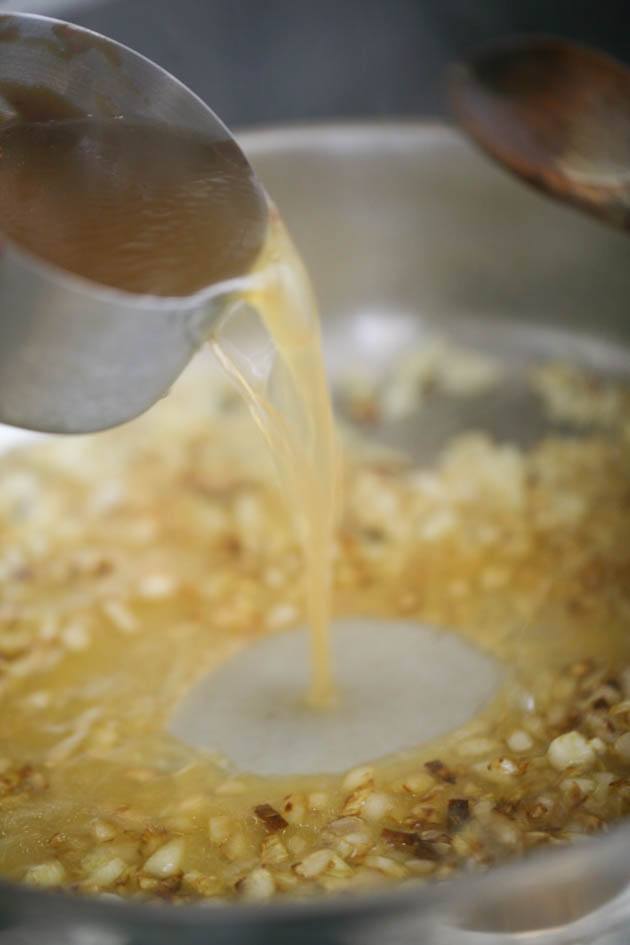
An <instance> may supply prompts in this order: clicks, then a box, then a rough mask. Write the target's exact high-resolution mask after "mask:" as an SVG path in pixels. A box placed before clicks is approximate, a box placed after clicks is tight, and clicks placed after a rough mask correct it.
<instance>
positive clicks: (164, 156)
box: [0, 86, 338, 706]
mask: <svg viewBox="0 0 630 945" xmlns="http://www.w3.org/2000/svg"><path fill="white" fill-rule="evenodd" d="M0 92H2V94H3V97H4V99H5V101H6V102H8V103H9V105H10V106H11V108H12V110H13V112H14V113H16V115H17V116H18V117H17V118H14V119H13V120H10V121H8V122H7V123H6V124H5V126H4V127H3V128H2V130H0V214H1V217H2V221H3V224H2V225H3V230H4V232H5V234H6V235H7V236H8V237H10V238H11V239H12V240H13V241H14V242H15V243H17V244H18V245H19V246H21V247H23V248H25V249H26V250H28V251H29V252H31V253H32V254H34V255H35V256H37V257H39V258H41V259H44V260H46V261H48V262H50V263H52V264H54V265H56V266H59V267H61V268H63V269H64V270H66V271H69V272H71V273H74V274H76V275H77V276H80V277H83V278H86V279H90V280H92V281H93V282H96V283H99V284H102V285H104V286H108V287H110V288H113V289H121V290H124V291H126V292H132V293H138V294H150V295H157V296H180V297H184V296H188V295H192V294H194V293H197V292H199V291H202V290H204V289H207V288H208V287H212V286H217V285H218V286H220V284H221V283H223V282H226V281H227V280H234V279H235V278H239V277H240V282H239V285H240V296H241V298H242V299H243V300H244V301H246V302H248V303H249V305H250V307H251V308H252V309H253V310H255V312H256V313H258V315H259V317H260V319H261V321H262V323H263V324H264V326H265V328H266V330H267V332H268V334H269V336H270V337H271V340H272V343H273V353H274V357H273V366H272V370H271V373H270V375H269V376H267V377H266V378H264V379H263V378H261V377H260V372H259V371H258V367H257V365H256V364H250V363H249V362H248V361H247V359H244V358H241V357H239V353H238V350H234V348H233V346H232V345H231V344H230V343H229V336H230V330H229V324H227V325H225V326H221V327H220V329H219V331H218V332H217V334H216V335H215V337H214V338H213V339H212V345H213V347H214V350H215V352H216V353H217V355H218V357H219V360H220V361H221V363H222V364H223V365H224V367H225V368H226V369H227V370H228V372H229V373H230V375H231V376H232V377H233V378H234V379H235V380H236V382H237V385H238V387H239V388H240V390H241V391H242V392H243V394H244V396H245V398H246V400H247V403H248V405H249V407H250V409H251V412H252V414H253V416H254V418H255V420H256V422H257V423H258V425H259V426H260V428H261V429H262V431H263V434H264V436H265V438H266V440H267V442H268V444H269V447H270V449H271V451H272V454H273V457H274V460H275V463H276V466H277V469H278V471H279V475H280V479H281V484H282V489H283V491H284V493H285V494H286V496H287V497H288V500H289V502H290V503H291V511H292V514H293V516H294V519H295V521H296V526H297V528H298V529H299V537H300V540H301V544H302V548H303V553H304V559H305V564H306V610H307V617H308V621H309V624H310V627H311V631H312V654H313V671H312V677H313V683H312V689H311V693H310V701H311V702H312V704H314V705H319V706H322V705H325V704H328V703H330V702H331V701H332V695H333V691H332V680H331V667H330V657H329V641H328V633H329V630H328V624H329V619H330V571H331V551H332V539H333V530H334V524H335V516H336V509H337V490H338V453H337V442H336V437H335V430H334V422H333V416H332V409H331V403H330V396H329V392H328V387H327V382H326V376H325V372H324V366H323V361H322V354H321V346H320V337H319V320H318V315H317V307H316V303H315V300H314V296H313V293H312V290H311V287H310V284H309V280H308V276H307V275H306V272H305V270H304V268H303V265H302V263H301V260H300V259H299V256H298V254H297V253H296V251H295V249H294V247H293V246H292V244H291V240H290V238H289V236H288V234H287V233H286V230H285V229H284V227H283V225H282V222H281V220H280V218H279V217H278V214H277V213H276V212H275V210H273V208H268V206H267V202H266V198H265V196H264V194H263V193H262V192H261V190H260V188H259V186H258V184H257V183H256V181H255V179H254V178H253V177H252V174H251V171H250V169H249V166H248V165H247V163H246V162H245V161H244V159H243V158H242V156H241V155H240V153H239V151H238V148H237V147H236V146H235V145H234V144H233V143H232V142H231V141H229V140H215V141H213V140H208V139H207V138H205V137H201V136H198V135H195V134H194V133H192V132H188V131H182V130H170V129H166V128H162V127H158V126H156V125H151V124H148V123H146V122H127V121H124V120H121V119H108V120H103V119H93V118H86V117H81V116H80V115H78V114H77V112H76V109H74V108H70V107H67V106H66V105H65V103H64V101H63V99H59V97H57V96H53V97H52V98H51V96H50V94H48V93H45V94H44V90H38V89H31V90H25V89H24V88H23V87H17V86H10V87H9V86H5V87H3V88H0ZM20 116H21V117H20ZM46 118H49V119H50V120H46ZM268 220H270V222H269V224H268ZM248 273H250V274H249V275H247V274H248Z"/></svg>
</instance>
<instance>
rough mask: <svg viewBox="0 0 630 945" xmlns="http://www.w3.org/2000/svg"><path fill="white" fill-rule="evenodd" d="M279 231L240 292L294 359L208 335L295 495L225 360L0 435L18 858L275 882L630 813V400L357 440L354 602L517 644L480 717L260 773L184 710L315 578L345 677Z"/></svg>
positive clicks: (325, 673)
mask: <svg viewBox="0 0 630 945" xmlns="http://www.w3.org/2000/svg"><path fill="white" fill-rule="evenodd" d="M116 134H117V132H116ZM0 143H1V142H0ZM0 177H1V171H0ZM5 183H6V182H5ZM0 193H4V197H5V198H6V199H9V197H7V193H8V189H7V188H6V187H5V188H4V191H2V182H1V180H0ZM10 199H13V197H12V196H10ZM270 233H271V235H270V236H268V239H267V241H266V242H265V244H264V246H263V245H262V243H263V240H262V239H261V241H260V245H259V246H258V247H257V253H258V254H259V264H258V266H257V267H255V268H254V271H253V272H252V274H251V276H250V277H248V278H247V279H245V280H244V281H242V282H241V283H240V290H241V292H242V297H243V298H244V300H245V301H246V302H248V303H249V304H250V305H251V306H252V307H253V308H255V309H256V311H257V312H258V313H259V315H260V317H261V319H262V321H263V322H264V324H265V325H266V327H267V330H268V331H269V333H270V334H271V335H272V336H273V338H274V343H275V345H276V355H277V359H278V361H279V362H280V363H279V364H277V365H276V370H275V372H272V377H271V380H270V378H269V374H268V373H267V374H264V372H263V374H262V375H261V373H260V371H259V368H260V362H257V361H256V360H255V359H254V361H253V362H248V361H247V359H246V358H245V359H244V358H243V352H242V351H239V349H238V348H236V349H235V347H234V343H233V341H232V340H231V335H230V322H229V320H228V321H227V322H226V323H225V324H224V325H223V326H219V329H218V332H217V336H216V337H215V339H214V342H213V343H214V345H215V347H218V352H219V355H220V359H221V360H222V361H223V363H224V365H225V366H226V367H227V368H228V371H229V372H231V373H232V374H237V375H238V383H239V385H240V387H241V388H242V389H243V390H244V392H245V394H246V398H247V400H248V401H249V404H250V406H252V407H253V414H254V417H255V419H256V421H257V423H258V426H259V427H260V428H262V430H263V433H264V434H265V438H266V440H267V441H268V443H270V444H271V446H272V452H274V453H275V456H276V459H279V465H280V468H281V471H283V472H284V475H285V477H286V481H285V490H284V491H285V493H286V495H285V497H281V496H280V495H279V492H278V488H277V482H276V473H275V472H274V469H273V467H272V466H271V465H270V464H269V462H268V452H267V451H266V450H265V449H261V443H260V442H259V441H257V440H256V438H255V435H254V433H255V431H254V429H253V427H252V426H251V425H250V424H249V423H248V422H247V419H246V417H244V416H243V415H242V413H241V411H240V410H239V408H238V406H235V405H234V403H233V401H232V400H231V399H230V398H226V397H225V395H224V394H221V395H220V396H219V397H216V396H214V397H213V396H212V384H210V382H209V380H208V378H204V376H203V371H202V372H201V376H200V375H199V372H196V371H195V370H193V371H192V372H189V375H188V377H186V378H184V379H183V380H182V381H181V382H180V384H179V385H177V387H176V389H175V391H174V392H173V394H172V395H171V397H169V398H167V399H166V400H165V401H164V402H162V403H161V404H159V405H158V406H157V407H156V408H154V410H153V411H151V412H150V413H149V415H147V416H146V417H144V418H141V419H140V420H138V421H136V422H135V423H134V424H132V425H130V426H128V427H127V428H124V429H121V430H117V431H113V432H111V433H107V434H102V435H99V437H95V438H83V439H80V440H63V441H54V442H51V443H48V444H42V445H39V446H37V447H34V448H32V449H30V450H28V451H24V452H22V453H16V454H14V455H12V456H7V457H5V458H4V460H3V480H2V490H1V491H0V523H1V526H0V527H1V529H2V537H3V549H4V550H3V554H2V558H1V562H0V563H1V568H0V581H1V583H2V604H1V607H0V656H1V658H2V662H1V664H0V665H1V669H2V672H1V674H0V709H1V711H0V743H1V744H2V752H1V754H2V757H1V758H0V869H1V871H2V872H3V874H4V875H7V876H10V877H12V878H15V879H23V880H25V881H27V882H29V883H32V884H34V885H38V886H48V887H51V886H61V885H72V886H73V887H74V888H77V889H80V890H82V891H86V892H115V893H118V894H120V895H132V896H134V895H140V896H142V895H146V896H159V897H161V898H166V899H172V900H175V901H180V900H182V899H199V898H211V897H215V896H218V897H231V896H243V897H246V898H249V899H267V898H270V897H272V896H274V895H276V894H283V893H284V894H291V893H303V894H310V893H312V892H316V891H321V890H325V891H332V890H337V889H340V888H344V889H345V888H354V887H361V886H364V885H370V884H373V883H382V882H388V881H390V882H391V881H402V880H405V879H419V880H424V879H426V878H445V877H447V876H449V875H450V874H451V873H452V872H453V871H454V870H456V869H457V868H458V867H460V866H467V867H470V866H471V865H472V866H475V865H478V866H481V867H486V866H487V865H490V864H492V863H494V862H496V861H498V860H500V859H502V858H504V857H507V856H513V855H514V854H517V853H520V852H523V851H525V850H527V849H530V848H532V847H535V846H539V845H544V844H550V845H554V844H556V843H558V842H568V841H569V840H570V839H571V838H572V837H574V836H576V835H581V834H585V833H590V832H593V831H595V830H597V829H600V828H601V827H603V826H604V825H605V824H606V823H607V821H608V820H610V819H611V818H614V817H617V816H620V815H621V814H623V813H625V812H626V810H627V805H628V798H629V794H630V786H629V785H630V782H629V781H628V774H629V773H630V745H629V744H628V742H629V741H630V711H628V710H629V704H628V702H627V701H626V700H627V698H628V697H629V696H630V674H629V673H628V670H627V664H624V660H625V659H627V652H626V643H625V639H626V637H625V635H624V630H625V626H626V623H627V613H628V606H629V601H628V598H627V590H626V588H627V580H626V574H627V568H628V564H627V563H626V561H627V552H624V550H623V549H624V548H625V542H626V536H627V528H628V524H630V523H629V521H628V519H629V518H630V513H629V511H628V503H627V500H626V499H627V489H628V482H627V471H626V470H627V466H626V454H627V447H626V446H625V441H624V438H623V433H622V432H621V431H622V430H623V424H624V423H625V417H626V416H627V410H626V407H625V403H626V402H625V401H624V400H623V398H622V400H621V403H622V407H621V408H620V415H619V418H618V419H619V423H618V430H619V435H618V436H617V437H615V436H612V435H611V432H610V429H609V430H608V431H607V434H606V436H605V437H601V436H599V435H597V434H596V433H595V434H593V435H592V436H588V437H584V438H583V439H576V440H574V439H569V440H566V441H563V440H559V439H553V438H551V439H549V440H547V441H545V442H544V443H542V444H539V445H537V446H535V447H534V448H532V449H531V450H528V451H527V452H521V451H519V450H518V449H516V448H512V447H508V446H500V445H496V444H493V443H492V442H491V441H489V440H485V439H483V438H480V437H476V438H475V437H472V438H467V437H465V436H464V437H462V438H461V439H457V440H456V441H455V442H454V443H453V444H452V445H451V447H450V449H449V450H448V451H447V454H446V455H445V457H443V459H441V460H440V462H439V463H438V464H437V465H436V467H435V469H433V470H431V471H427V470H424V471H421V472H418V471H415V472H414V471H413V470H410V469H408V468H406V467H405V466H404V464H402V465H401V464H400V463H398V462H396V461H385V460H383V459H379V460H375V459H370V458H369V457H367V458H366V457H363V458H359V457H358V456H357V457H353V456H352V455H349V457H348V462H347V478H348V488H347V493H346V494H347V501H346V503H345V508H344V510H343V515H342V516H341V520H340V521H339V522H338V523H337V529H336V544H337V550H336V560H335V563H334V581H335V613H339V614H344V613H345V614H352V613H357V612H360V613H367V614H373V615H387V616H401V615H403V616H405V617H407V618H412V619H417V620H418V621H419V622H428V623H430V624H432V625H435V626H443V627H449V628H452V629H454V630H456V631H458V632H460V633H461V634H462V635H463V636H464V637H465V638H467V639H469V640H471V641H473V642H474V643H475V644H477V645H478V646H481V647H483V648H485V649H487V650H488V651H490V652H492V653H494V654H496V655H497V657H498V658H499V659H502V660H504V661H505V662H506V663H509V664H511V665H516V666H518V678H516V679H514V680H513V684H512V686H511V687H509V688H508V689H507V690H506V691H504V692H502V693H501V694H500V695H499V697H498V699H497V700H496V701H495V702H494V703H493V704H492V705H491V706H489V707H488V708H487V710H486V711H485V712H483V713H482V714H481V715H480V716H479V718H476V719H474V720H472V721H471V723H470V724H469V725H465V726H463V727H461V728H460V729H458V730H457V731H456V732H454V733H452V734H451V735H450V736H447V737H445V738H443V739H441V740H440V741H439V742H438V743H435V744H432V745H428V746H424V747H420V748H418V749H413V750H410V751H408V752H406V753H405V754H403V755H400V756H398V757H395V758H389V759H384V760H382V761H378V762H374V763H373V764H366V765H364V766H361V767H359V768H355V769H353V770H352V771H349V772H344V773H343V774H341V775H328V774H322V775H316V776H310V777H288V778H287V777H283V778H274V777H267V778H265V777H257V776H255V775H252V774H242V773H240V772H238V771H233V770H231V769H230V766H229V764H228V763H227V762H226V761H225V760H224V759H221V758H216V757H215V758H213V757H211V756H209V755H207V754H205V753H203V752H199V751H195V750H193V749H191V748H188V747H187V746H185V745H183V744H181V743H179V742H178V741H177V740H175V739H173V738H170V737H169V736H167V735H166V734H165V726H166V723H167V720H168V718H169V716H170V714H171V712H172V710H173V708H174V707H175V705H176V704H177V703H178V701H179V700H180V698H181V696H182V695H183V694H184V693H185V692H186V691H187V690H189V689H190V687H191V686H192V685H193V683H194V682H196V681H197V680H198V679H199V678H200V676H202V675H203V674H204V673H206V672H208V671H210V670H211V669H212V667H214V666H217V665H218V664H220V663H221V662H223V661H224V660H225V659H227V658H228V657H230V656H231V655H233V654H234V653H236V652H237V651H238V649H239V648H241V647H244V646H246V645H247V644H248V643H249V642H250V641H251V640H253V639H256V638H259V637H260V636H261V635H263V634H265V633H271V632H274V631H276V630H277V629H280V628H282V627H285V626H289V627H290V626H293V625H297V624H299V622H300V620H301V618H302V617H303V616H304V609H305V607H304V605H305V604H306V610H307V611H309V613H308V616H309V617H310V620H311V626H312V630H313V633H314V636H313V639H314V641H315V644H314V647H313V650H314V657H315V660H314V666H315V673H314V679H313V687H314V688H313V692H312V693H311V696H312V697H314V700H315V701H319V702H326V701H327V700H329V698H330V676H329V663H328V658H327V642H326V641H327V636H326V634H327V620H328V614H327V607H328V605H327V599H328V598H327V595H328V590H329V580H330V578H329V574H328V562H329V554H330V553H329V551H326V549H327V548H328V549H329V548H330V541H331V534H332V531H333V528H334V526H335V522H336V516H337V512H338V511H339V510H338V509H337V508H336V505H335V500H334V495H335V493H336V489H337V484H338V460H337V447H336V440H335V434H334V430H333V426H332V416H331V412H330V405H329V400H328V395H327V390H326V386H325V379H324V374H323V369H322V366H321V356H320V351H319V329H318V324H317V317H316V312H315V309H314V307H313V303H312V296H311V294H310V288H309V286H308V281H307V280H306V277H305V274H304V272H303V269H302V267H301V264H300V262H299V260H298V259H297V257H296V256H295V253H294V250H293V249H292V248H291V246H290V243H289V242H288V238H287V236H286V234H285V232H284V230H283V228H282V226H281V223H280V221H278V219H277V217H276V215H275V214H274V213H273V212H272V214H271V228H270ZM261 247H262V248H261ZM31 248H34V247H31ZM35 249H36V248H35ZM134 271H135V272H136V273H137V271H138V269H137V268H136V269H134ZM231 275H234V273H231ZM134 278H135V276H134ZM184 288H186V287H184ZM215 393H216V392H215ZM316 470H317V473H319V475H317V474H316ZM322 473H323V475H322ZM286 496H288V497H289V499H290V500H291V502H289V503H287V502H286V501H285V498H286ZM558 560H562V570H561V572H560V573H558V570H557V562H558ZM304 564H307V565H308V567H307V568H306V569H305V568H304ZM550 575H554V579H553V580H550ZM602 628H605V630H606V633H605V635H603V634H602ZM287 671H288V672H290V667H288V668H287ZM156 680H159V685H157V686H156ZM341 698H343V693H342V694H341ZM331 711H334V709H332V710H331ZM226 725H229V719H226ZM419 732H420V733H421V723H420V724H419Z"/></svg>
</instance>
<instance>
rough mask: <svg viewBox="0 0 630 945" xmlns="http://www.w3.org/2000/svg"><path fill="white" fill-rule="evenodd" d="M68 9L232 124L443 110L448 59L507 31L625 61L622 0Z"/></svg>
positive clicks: (156, 4) (317, 0) (155, 3)
mask: <svg viewBox="0 0 630 945" xmlns="http://www.w3.org/2000/svg"><path fill="white" fill-rule="evenodd" d="M68 18H69V19H72V20H74V21H76V22H79V23H82V24H83V25H85V26H89V27H91V28H92V29H95V30H98V31H99V32H104V33H107V34H109V35H111V36H113V37H114V38H116V39H119V40H121V41H122V42H125V43H127V44H128V45H130V46H132V47H134V48H135V49H138V50H139V51H140V52H143V53H145V54H146V55H148V56H149V57H150V58H152V59H155V60H157V61H158V62H159V63H160V64H161V65H163V66H165V67H166V68H167V69H169V70H170V71H171V72H174V73H175V74H176V75H177V76H178V77H179V78H181V79H182V80H183V81H184V82H185V83H186V84H188V85H190V86H191V87H192V88H193V89H194V90H195V91H196V92H198V93H199V94H200V95H201V96H202V97H203V98H204V99H206V101H207V102H208V103H209V104H210V105H211V106H212V107H213V108H214V110H215V111H216V112H218V114H219V115H220V116H221V117H222V118H223V119H224V120H225V121H226V122H227V123H228V124H230V125H232V126H242V125H249V124H256V123H263V122H283V121H295V120H314V119H322V118H328V117H343V118H345V117H366V116H384V115H426V114H433V115H436V114H437V115H440V114H444V112H445V110H446V107H447V106H446V102H445V95H444V71H445V68H446V66H447V64H448V62H449V61H451V60H452V59H453V58H457V57H459V56H463V55H465V54H466V53H468V52H470V51H472V50H474V49H475V48H476V47H478V46H479V45H480V44H482V43H484V42H486V41H488V40H489V39H492V38H493V37H498V36H504V35H506V34H509V33H514V32H532V31H536V32H546V33H552V34H556V35H561V36H566V37H571V38H574V39H578V40H581V41H583V42H587V43H590V44H594V45H597V46H600V47H601V48H603V49H606V50H608V51H609V52H611V53H613V54H614V55H616V56H618V57H620V58H621V59H625V60H627V61H630V0H600V2H598V0H589V2H583V0H573V2H571V0H110V2H103V3H101V4H98V5H97V6H95V7H91V8H88V9H78V10H75V11H73V12H71V13H69V14H68Z"/></svg>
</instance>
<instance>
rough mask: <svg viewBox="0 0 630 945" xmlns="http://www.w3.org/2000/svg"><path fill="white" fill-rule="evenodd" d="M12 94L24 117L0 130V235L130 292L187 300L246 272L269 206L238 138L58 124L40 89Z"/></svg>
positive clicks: (79, 121) (70, 121)
mask: <svg viewBox="0 0 630 945" xmlns="http://www.w3.org/2000/svg"><path fill="white" fill-rule="evenodd" d="M11 91H12V99H11V100H12V102H13V103H14V105H15V107H16V108H18V107H19V108H20V109H21V111H22V112H24V113H25V114H26V115H27V117H28V119H29V120H26V121H19V120H14V121H10V122H8V123H6V124H5V125H4V126H0V219H1V220H2V231H3V233H4V234H5V236H7V237H9V238H10V239H12V240H13V241H14V242H15V243H17V244H18V245H19V246H21V247H23V248H24V249H26V250H28V251H29V252H30V253H32V254H33V255H35V256H37V257H39V258H40V259H44V260H46V261H47V262H50V263H52V264H54V265H56V266H59V267H60V268H62V269H64V270H66V271H68V272H71V273H74V274H76V275H78V276H81V277H83V278H85V279H90V280H92V281H93V282H96V283H98V284H100V285H104V286H108V287H110V288H114V289H122V290H124V291H126V292H130V293H135V294H149V295H157V296H179V297H181V296H188V295H193V294H194V293H196V292H199V291H201V290H203V289H207V288H208V287H210V286H213V285H215V284H216V283H219V282H221V281H223V280H227V279H231V278H233V277H235V276H239V275H242V274H243V273H244V272H247V271H248V270H249V269H250V267H251V265H252V264H253V262H254V260H255V259H256V257H257V255H258V253H259V252H260V249H261V246H262V243H263V240H264V234H265V226H266V211H265V202H264V197H263V195H262V194H261V191H260V188H259V186H258V184H257V182H256V181H255V179H254V178H253V175H252V173H251V170H250V168H249V165H248V164H247V163H246V162H245V160H244V158H243V157H242V155H241V153H240V151H239V149H238V148H237V146H236V145H235V144H234V143H233V142H231V141H229V140H213V139H211V138H208V137H204V136H201V135H197V134H195V133H193V132H189V131H182V130H178V129H169V128H163V127H158V126H155V125H152V124H149V123H148V122H135V123H129V122H126V121H122V120H116V119H111V120H103V119H98V120H94V119H90V118H80V117H76V115H74V116H73V117H64V118H63V120H60V119H59V118H58V116H59V115H60V113H61V114H62V115H63V107H65V106H62V105H60V104H59V102H58V101H57V100H56V99H53V100H52V102H51V96H50V95H49V94H46V95H45V96H43V90H35V93H36V94H34V90H32V89H31V90H30V92H29V95H28V96H26V97H25V98H24V96H23V97H22V98H19V97H16V93H15V90H14V89H13V87H12V89H11ZM0 93H1V94H3V95H6V94H7V93H6V88H5V87H4V86H3V85H2V84H0ZM42 96H43V97H42ZM37 109H39V110H37ZM48 113H50V114H52V116H53V118H54V120H48V121H45V120H43V119H42V115H45V114H48ZM31 116H35V117H34V118H32V117H31Z"/></svg>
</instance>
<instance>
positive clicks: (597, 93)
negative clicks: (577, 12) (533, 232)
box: [451, 37, 630, 230]
mask: <svg viewBox="0 0 630 945" xmlns="http://www.w3.org/2000/svg"><path fill="white" fill-rule="evenodd" d="M451 93H452V98H453V103H454V107H455V113H456V116H457V118H458V120H459V122H460V124H461V126H462V127H463V129H464V130H465V131H466V132H467V133H468V134H469V135H470V136H471V137H472V138H473V139H474V140H475V141H476V142H477V143H478V144H480V145H481V147H482V148H483V149H484V150H485V151H486V152H487V153H488V154H490V155H491V156H492V157H493V158H495V159H496V160H497V161H499V162H500V163H501V164H502V165H504V166H505V167H507V168H509V169H510V170H511V171H512V172H513V173H515V174H517V175H518V176H519V177H521V178H523V179H524V180H526V181H528V182H529V183H530V184H532V185H534V186H535V187H537V188H538V189H540V190H542V191H544V192H545V193H547V194H549V195H550V196H552V197H555V198H556V199H558V200H562V201H566V202H568V203H571V204H574V205H576V206H577V207H579V208H581V209H582V210H585V211H586V212H588V213H591V214H594V215H595V216H597V217H599V218H600V219H602V220H604V221H605V222H607V223H610V224H611V225H613V226H616V227H621V228H623V229H626V230H630V69H628V68H626V67H625V66H624V65H622V64H621V63H620V62H617V61H616V60H615V59H612V58H610V57H609V56H606V55H604V54H602V53H600V52H596V51H595V50H591V49H587V48H585V47H582V46H579V45H576V44H574V43H571V42H567V41H565V40H560V39H548V38H540V37H524V38H520V39H514V40H509V41H504V42H501V43H498V44H495V45H494V46H492V47H489V48H487V49H486V50H485V51H482V52H481V53H480V54H479V55H477V56H476V57H474V58H473V59H471V60H470V61H469V62H467V63H465V64H462V65H458V66H456V67H455V68H454V70H453V74H452V77H451Z"/></svg>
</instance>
